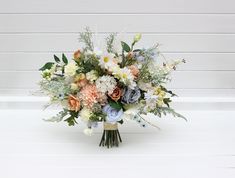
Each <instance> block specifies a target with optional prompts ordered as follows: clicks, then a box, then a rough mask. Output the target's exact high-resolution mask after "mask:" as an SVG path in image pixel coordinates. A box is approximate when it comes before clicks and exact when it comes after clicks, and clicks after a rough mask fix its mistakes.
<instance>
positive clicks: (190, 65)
mask: <svg viewBox="0 0 235 178" xmlns="http://www.w3.org/2000/svg"><path fill="white" fill-rule="evenodd" d="M53 54H54V53H49V52H45V53H37V52H36V53H27V52H26V53H25V52H22V53H21V52H20V53H17V52H16V53H15V52H13V53H10V52H8V53H0V61H7V62H2V63H1V65H0V71H33V70H35V71H36V70H38V69H39V68H40V66H42V65H43V64H44V63H46V62H48V61H53V60H54V59H53ZM55 54H56V55H58V56H61V54H62V52H61V53H55ZM66 55H67V56H68V57H69V58H72V53H66ZM164 56H165V57H166V58H167V59H169V60H171V59H185V60H186V61H187V62H186V63H185V64H183V65H181V66H179V68H178V70H180V71H185V70H187V71H189V70H193V71H207V70H210V71H212V70H213V71H215V70H216V71H224V70H235V53H165V54H164ZM158 60H159V61H163V60H161V59H160V58H159V59H158ZM12 63H14V65H12Z"/></svg>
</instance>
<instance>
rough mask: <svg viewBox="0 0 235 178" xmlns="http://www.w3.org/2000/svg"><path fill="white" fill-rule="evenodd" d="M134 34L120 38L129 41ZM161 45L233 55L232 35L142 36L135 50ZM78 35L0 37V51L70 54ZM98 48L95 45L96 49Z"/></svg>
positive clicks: (165, 48)
mask: <svg viewBox="0 0 235 178" xmlns="http://www.w3.org/2000/svg"><path fill="white" fill-rule="evenodd" d="M133 36H134V34H127V35H121V36H120V38H121V39H123V40H125V41H127V42H128V41H129V42H131V41H132V39H133ZM105 37H106V35H98V36H97V40H96V42H95V44H99V45H100V46H101V47H103V46H104V45H102V43H104V41H103V40H104V39H105ZM156 43H160V44H163V45H161V48H160V49H161V51H162V52H203V53H204V52H216V53H218V52H226V53H231V52H235V48H234V46H235V34H234V35H233V34H217V35H215V34H214V35H213V34H211V35H209V34H208V35H206V34H143V40H142V41H141V42H140V43H138V45H137V47H143V46H151V45H154V44H156ZM79 45H80V44H79V43H78V34H7V35H6V34H4V35H3V34H1V35H0V52H16V51H18V52H19V51H30V52H55V51H66V52H69V51H74V50H75V49H76V48H78V47H79ZM99 45H98V46H99Z"/></svg>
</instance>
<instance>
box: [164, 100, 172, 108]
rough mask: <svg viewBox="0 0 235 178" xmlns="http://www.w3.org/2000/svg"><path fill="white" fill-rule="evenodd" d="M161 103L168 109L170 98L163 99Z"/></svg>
mask: <svg viewBox="0 0 235 178" xmlns="http://www.w3.org/2000/svg"><path fill="white" fill-rule="evenodd" d="M163 102H164V104H166V105H167V107H168V108H169V107H170V105H169V103H170V102H171V99H170V98H164V99H163Z"/></svg>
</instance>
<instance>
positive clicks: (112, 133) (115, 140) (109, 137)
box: [99, 122, 122, 148]
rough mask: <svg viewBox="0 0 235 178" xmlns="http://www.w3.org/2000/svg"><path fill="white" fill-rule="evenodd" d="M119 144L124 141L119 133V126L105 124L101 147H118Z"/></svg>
mask: <svg viewBox="0 0 235 178" xmlns="http://www.w3.org/2000/svg"><path fill="white" fill-rule="evenodd" d="M119 142H122V139H121V136H120V133H119V131H118V124H117V123H115V124H111V123H107V122H104V131H103V135H102V138H101V141H100V145H99V146H107V148H109V147H113V146H116V147H118V145H119Z"/></svg>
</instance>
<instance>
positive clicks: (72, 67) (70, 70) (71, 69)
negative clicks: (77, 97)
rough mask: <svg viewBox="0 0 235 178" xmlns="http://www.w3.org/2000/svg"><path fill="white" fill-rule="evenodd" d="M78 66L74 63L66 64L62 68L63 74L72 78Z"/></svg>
mask: <svg viewBox="0 0 235 178" xmlns="http://www.w3.org/2000/svg"><path fill="white" fill-rule="evenodd" d="M77 69H78V66H77V65H76V64H75V63H74V62H70V63H68V64H67V65H66V66H65V68H64V73H65V75H66V76H69V77H72V76H74V75H75V74H76V70H77Z"/></svg>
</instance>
